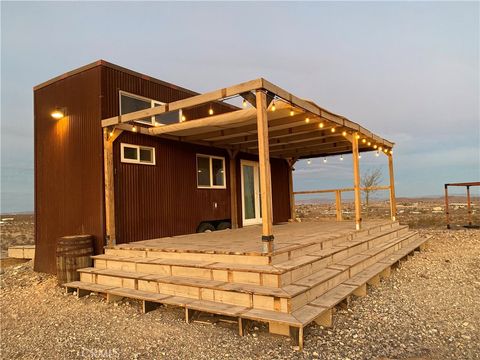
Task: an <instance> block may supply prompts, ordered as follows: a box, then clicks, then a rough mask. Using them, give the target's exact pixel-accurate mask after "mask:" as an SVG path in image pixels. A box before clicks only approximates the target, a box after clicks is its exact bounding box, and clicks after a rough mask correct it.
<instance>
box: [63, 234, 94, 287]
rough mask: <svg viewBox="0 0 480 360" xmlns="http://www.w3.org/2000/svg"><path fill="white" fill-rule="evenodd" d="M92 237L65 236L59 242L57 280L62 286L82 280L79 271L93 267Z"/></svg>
mask: <svg viewBox="0 0 480 360" xmlns="http://www.w3.org/2000/svg"><path fill="white" fill-rule="evenodd" d="M92 255H93V236H92V235H73V236H64V237H61V238H59V239H58V240H57V280H58V283H59V284H60V285H62V284H65V283H67V282H70V281H78V280H80V274H79V273H78V272H77V270H78V269H81V268H86V267H90V266H92V259H91V256H92Z"/></svg>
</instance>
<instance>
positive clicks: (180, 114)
mask: <svg viewBox="0 0 480 360" xmlns="http://www.w3.org/2000/svg"><path fill="white" fill-rule="evenodd" d="M122 95H124V96H129V97H131V98H134V99H138V100H142V101H145V102H150V108H154V107H156V106H155V105H160V106H161V105H165V103H163V102H161V101H157V100H153V99H150V98H147V97H145V96H140V95H137V94H132V93H130V92H128V91H123V90H119V91H118V107H119V109H118V113H119V114H120V115H125V114H122ZM127 114H128V113H127ZM182 115H183V113H182V109H179V111H178V122H181V121H182ZM135 122H136V123H139V124H144V125H150V126H157V125H158V126H164V125H165V124H161V123H156V121H155V116H151V117H150V122H147V121H142V120H137V121H135Z"/></svg>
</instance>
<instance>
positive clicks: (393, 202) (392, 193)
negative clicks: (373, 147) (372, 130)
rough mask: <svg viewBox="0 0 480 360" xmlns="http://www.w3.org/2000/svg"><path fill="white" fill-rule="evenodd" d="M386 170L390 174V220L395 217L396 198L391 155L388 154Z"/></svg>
mask: <svg viewBox="0 0 480 360" xmlns="http://www.w3.org/2000/svg"><path fill="white" fill-rule="evenodd" d="M388 172H389V174H390V215H391V217H392V221H395V220H396V218H397V200H396V199H395V178H394V175H393V155H392V154H388Z"/></svg>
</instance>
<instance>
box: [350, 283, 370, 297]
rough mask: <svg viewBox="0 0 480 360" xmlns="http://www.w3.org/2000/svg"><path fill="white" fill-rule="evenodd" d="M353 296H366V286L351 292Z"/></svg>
mask: <svg viewBox="0 0 480 360" xmlns="http://www.w3.org/2000/svg"><path fill="white" fill-rule="evenodd" d="M353 295H355V296H357V297H364V296H367V284H363V285H360V286H359V287H358V288H356V289H355V290H354V291H353Z"/></svg>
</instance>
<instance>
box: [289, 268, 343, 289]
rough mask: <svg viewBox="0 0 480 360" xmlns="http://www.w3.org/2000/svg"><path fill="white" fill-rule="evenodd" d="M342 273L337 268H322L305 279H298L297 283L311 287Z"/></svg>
mask: <svg viewBox="0 0 480 360" xmlns="http://www.w3.org/2000/svg"><path fill="white" fill-rule="evenodd" d="M340 273H341V271H340V270H336V269H322V270H320V271H317V272H315V273H313V274H311V275H309V276H306V277H304V278H303V279H300V280H298V281H296V282H295V285H302V286H306V287H309V288H311V287H313V286H315V285H318V284H320V283H323V282H325V281H328V280H329V279H331V278H333V277H335V276H337V275H339V274H340Z"/></svg>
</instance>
